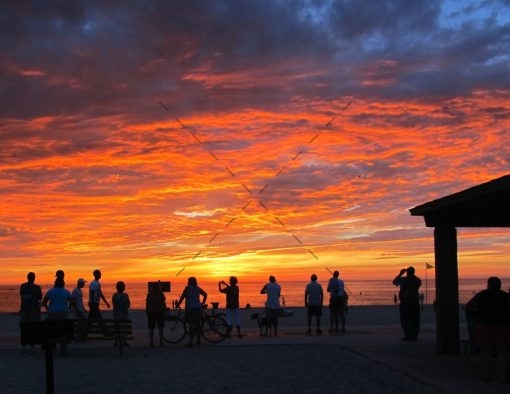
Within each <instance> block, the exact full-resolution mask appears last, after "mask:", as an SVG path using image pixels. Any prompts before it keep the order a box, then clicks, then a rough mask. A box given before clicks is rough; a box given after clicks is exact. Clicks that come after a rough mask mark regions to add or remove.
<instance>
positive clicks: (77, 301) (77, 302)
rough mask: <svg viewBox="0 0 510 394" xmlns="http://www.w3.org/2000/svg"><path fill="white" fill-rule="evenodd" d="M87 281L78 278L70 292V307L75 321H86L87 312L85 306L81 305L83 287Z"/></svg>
mask: <svg viewBox="0 0 510 394" xmlns="http://www.w3.org/2000/svg"><path fill="white" fill-rule="evenodd" d="M86 282H87V281H86V280H85V279H83V278H80V279H78V280H77V281H76V287H75V288H74V290H73V291H72V292H71V297H72V299H73V302H72V306H73V311H74V315H75V317H76V319H78V320H81V319H86V318H87V311H86V310H85V305H84V304H83V290H82V289H83V287H85V283H86Z"/></svg>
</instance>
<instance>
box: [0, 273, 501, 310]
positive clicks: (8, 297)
mask: <svg viewBox="0 0 510 394" xmlns="http://www.w3.org/2000/svg"><path fill="white" fill-rule="evenodd" d="M422 280H423V278H422ZM502 281H503V289H504V290H508V288H509V286H510V279H502ZM278 283H279V284H280V285H281V287H282V298H283V299H284V300H285V304H286V305H287V306H293V307H298V306H303V303H304V289H305V286H306V284H307V283H306V282H303V281H280V282H278ZM321 284H322V285H323V287H324V291H325V290H326V284H327V283H326V282H322V283H321ZM87 285H88V284H87ZM263 285H264V283H261V282H242V281H241V282H240V283H239V288H240V303H241V306H242V307H244V306H245V305H246V304H250V305H251V306H252V307H262V306H263V305H264V302H265V299H266V296H265V295H262V294H260V289H261V288H262V286H263ZM345 285H346V287H347V289H348V293H349V304H350V305H353V306H354V305H392V304H393V296H394V295H395V294H397V295H398V288H397V287H395V286H393V284H392V283H391V280H363V281H361V280H353V281H346V282H345ZM41 286H42V290H43V294H44V293H46V291H48V289H49V288H50V287H51V286H50V285H41ZM199 286H200V287H202V288H203V289H204V290H205V291H206V292H207V293H208V302H214V301H217V302H220V308H221V307H222V306H225V295H224V294H221V293H219V292H218V285H217V282H216V281H215V282H206V281H200V282H199ZM485 287H486V279H461V280H460V281H459V300H460V303H462V304H463V303H466V302H467V301H468V300H469V299H470V298H471V297H472V296H473V294H475V293H476V292H477V291H480V290H483V289H484V288H485ZM102 288H103V292H104V293H105V296H106V298H107V299H108V300H111V298H112V295H113V293H114V292H115V285H114V284H111V283H103V285H102ZM182 288H183V285H182V284H181V285H179V286H177V285H175V286H172V288H171V292H169V293H165V294H166V297H167V305H168V306H171V305H172V300H174V299H177V298H179V295H180V293H181V291H182ZM67 289H68V290H69V291H71V290H72V288H71V287H70V286H67ZM421 292H422V293H423V294H424V296H426V303H427V304H431V303H432V302H433V301H434V299H435V283H434V280H428V281H427V282H425V280H423V285H422V287H421ZM126 293H128V294H129V297H130V299H131V307H132V309H144V308H145V297H146V295H147V283H146V282H144V283H135V282H126ZM84 297H85V299H86V297H88V287H87V286H86V287H85V288H84ZM325 299H326V300H327V299H328V296H327V294H326V295H325ZM18 310H19V284H18V285H0V312H17V311H18Z"/></svg>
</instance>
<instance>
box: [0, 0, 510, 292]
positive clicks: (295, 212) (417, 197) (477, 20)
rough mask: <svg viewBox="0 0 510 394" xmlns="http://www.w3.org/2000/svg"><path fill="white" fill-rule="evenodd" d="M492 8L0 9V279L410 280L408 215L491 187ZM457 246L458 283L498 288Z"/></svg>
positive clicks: (501, 88) (497, 246)
mask: <svg viewBox="0 0 510 394" xmlns="http://www.w3.org/2000/svg"><path fill="white" fill-rule="evenodd" d="M509 9H510V3H509V2H508V1H503V0H500V1H498V0H487V1H483V2H478V1H468V2H456V1H427V2H409V1H405V0H393V1H386V2H373V1H357V2H351V1H318V2H312V1H293V2H286V1H269V0H267V1H264V0H261V1H256V2H253V1H243V0H241V1H193V2H181V1H151V2H148V3H144V2H135V1H133V2H128V4H124V5H122V6H120V5H114V4H113V3H110V2H103V1H83V2H80V1H76V2H66V1H62V2H60V1H55V2H51V3H50V4H42V3H40V2H29V1H27V2H25V1H23V2H19V1H7V2H3V3H2V5H1V6H0V26H2V27H1V28H0V38H1V40H0V48H1V55H0V88H1V91H2V95H1V96H0V141H1V146H0V196H1V201H2V209H1V211H0V260H1V261H2V266H3V267H7V268H6V274H5V275H4V278H3V279H2V280H5V281H11V282H15V281H19V280H20V278H23V277H24V275H25V273H26V271H27V270H29V269H36V270H37V271H38V272H39V273H40V275H43V277H46V278H48V280H49V278H50V277H51V274H52V273H53V272H54V271H55V269H56V268H57V267H58V268H60V267H64V268H65V269H66V271H67V272H69V274H70V276H72V275H75V276H83V275H87V274H88V273H89V272H90V271H91V270H92V269H93V268H95V267H100V268H102V269H103V270H105V271H107V272H109V273H110V274H109V275H108V276H109V277H119V278H120V277H123V278H129V277H132V278H139V279H143V278H151V277H154V276H160V277H169V276H173V275H175V274H176V273H177V272H179V271H180V270H181V269H182V267H187V271H186V273H187V274H195V275H197V276H200V277H205V276H216V275H228V274H237V275H239V276H243V275H247V276H248V275H250V276H251V277H253V276H259V275H263V276H266V274H267V273H268V272H278V273H279V275H280V277H282V276H283V277H285V276H287V277H290V276H296V277H307V276H308V275H309V273H310V272H311V271H314V270H320V269H323V267H325V266H330V267H341V268H342V269H343V270H344V272H345V274H346V275H350V276H351V277H356V276H358V277H359V276H362V275H363V276H365V275H371V276H373V277H382V276H384V275H386V276H390V277H391V276H392V275H393V271H394V270H396V269H398V268H399V267H400V266H401V265H402V264H404V265H406V264H409V263H412V264H415V265H417V266H420V264H423V265H421V266H422V267H423V266H424V263H425V262H427V261H428V262H431V261H432V259H433V245H432V236H431V230H430V229H427V228H425V227H424V224H423V221H422V220H421V219H420V218H416V217H411V216H410V215H409V212H408V209H409V208H411V207H413V206H415V205H419V204H421V203H423V202H426V201H428V200H431V199H434V198H438V197H441V196H444V195H447V194H450V193H453V192H456V191H459V190H462V189H464V188H467V187H470V186H473V185H475V184H477V183H481V182H485V181H488V180H490V179H493V178H496V177H499V176H501V175H504V174H507V173H508V172H509V167H510V165H509V164H510V153H509V145H508V140H509V137H510V131H509V130H510V74H509V73H508V64H509V62H510V11H509ZM351 101H352V102H351ZM349 103H351V104H350V105H349V106H347V104H349ZM459 233H460V236H459V238H460V239H459V244H460V245H461V249H460V252H459V253H460V254H459V261H460V272H461V275H463V274H465V275H484V276H485V275H486V273H489V272H490V274H495V273H496V274H501V275H510V270H509V268H508V264H506V265H505V264H504V263H506V261H507V260H508V255H509V251H510V243H509V242H508V241H507V240H506V239H505V233H504V232H503V231H501V230H490V231H484V232H483V233H479V232H477V231H475V230H462V231H460V232H459ZM506 238H508V237H507V235H506ZM72 277H74V276H72Z"/></svg>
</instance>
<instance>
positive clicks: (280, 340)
mask: <svg viewBox="0 0 510 394" xmlns="http://www.w3.org/2000/svg"><path fill="white" fill-rule="evenodd" d="M292 309H293V312H294V314H293V315H292V316H289V317H285V318H282V319H281V320H280V335H279V336H278V337H272V336H269V337H260V335H259V330H258V326H257V323H256V321H255V320H252V319H250V316H251V314H253V313H255V312H260V310H257V309H252V310H242V321H243V325H242V328H243V333H244V334H245V336H244V337H243V338H237V337H235V336H234V337H233V338H230V339H227V340H225V341H223V342H222V343H220V344H210V343H204V342H203V341H202V345H200V346H194V347H193V348H187V347H185V346H184V342H182V343H179V344H176V345H167V346H165V347H163V348H159V347H155V348H150V347H148V330H147V329H146V320H145V315H144V313H143V311H133V312H132V313H131V317H132V319H133V326H134V333H135V337H136V338H135V340H134V341H132V342H131V344H130V346H129V347H128V348H126V349H125V352H124V356H122V357H121V356H120V355H119V352H118V350H117V349H115V348H114V347H113V345H112V343H110V342H106V341H90V342H86V343H72V344H71V345H70V349H69V350H70V353H69V355H67V356H60V355H56V356H55V358H54V360H55V361H54V363H55V364H54V366H55V375H54V376H55V392H56V393H90V392H94V393H142V392H147V393H148V392H150V393H175V392H180V393H225V392H232V393H260V392H283V393H287V392H288V393H291V392H292V393H296V392H297V393H339V392H341V393H390V392H391V393H456V392H462V393H480V392H484V391H488V390H490V391H491V392H492V393H503V392H505V393H507V392H508V390H509V387H510V386H509V385H508V383H500V382H497V381H491V382H488V383H487V382H483V381H482V380H481V379H480V371H479V360H476V358H475V359H471V361H470V362H468V361H467V360H466V358H465V357H464V355H463V354H459V355H439V354H437V353H436V349H435V343H436V342H435V341H436V332H435V318H434V312H433V310H432V309H431V308H430V307H428V306H427V307H426V309H425V311H424V313H423V315H422V326H421V333H420V338H419V340H418V341H417V342H413V343H406V342H402V341H401V336H402V334H401V330H400V327H399V321H398V309H397V308H396V307H394V306H381V307H380V306H377V307H365V306H364V307H355V306H354V307H351V308H350V311H349V315H348V321H347V333H345V334H335V335H331V334H328V332H327V328H328V323H329V314H328V311H327V310H325V314H324V316H323V328H324V330H323V331H324V332H323V334H321V335H317V334H315V333H313V334H312V335H307V334H306V316H305V310H304V308H292ZM461 316H462V315H461ZM462 324H463V323H462ZM461 337H466V334H465V327H464V326H462V327H461ZM0 357H1V359H2V363H1V364H0V378H1V382H2V383H1V384H2V392H3V393H44V392H46V386H45V382H46V380H45V358H44V352H43V351H42V350H41V349H38V350H37V351H36V353H35V354H33V355H26V354H22V353H21V352H20V346H19V330H18V316H17V315H16V314H0Z"/></svg>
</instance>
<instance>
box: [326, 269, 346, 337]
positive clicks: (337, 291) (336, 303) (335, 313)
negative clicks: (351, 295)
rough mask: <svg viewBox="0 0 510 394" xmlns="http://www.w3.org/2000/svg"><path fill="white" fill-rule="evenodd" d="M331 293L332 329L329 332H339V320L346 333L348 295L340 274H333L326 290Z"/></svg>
mask: <svg viewBox="0 0 510 394" xmlns="http://www.w3.org/2000/svg"><path fill="white" fill-rule="evenodd" d="M326 290H327V291H328V293H329V295H330V296H329V311H330V328H329V332H338V331H339V330H338V323H339V320H340V321H341V323H342V326H341V328H340V330H341V331H342V332H345V309H346V308H347V294H346V292H345V285H344V281H343V280H342V279H340V272H338V271H335V272H333V277H332V278H330V279H329V282H328V287H327V289H326Z"/></svg>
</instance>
